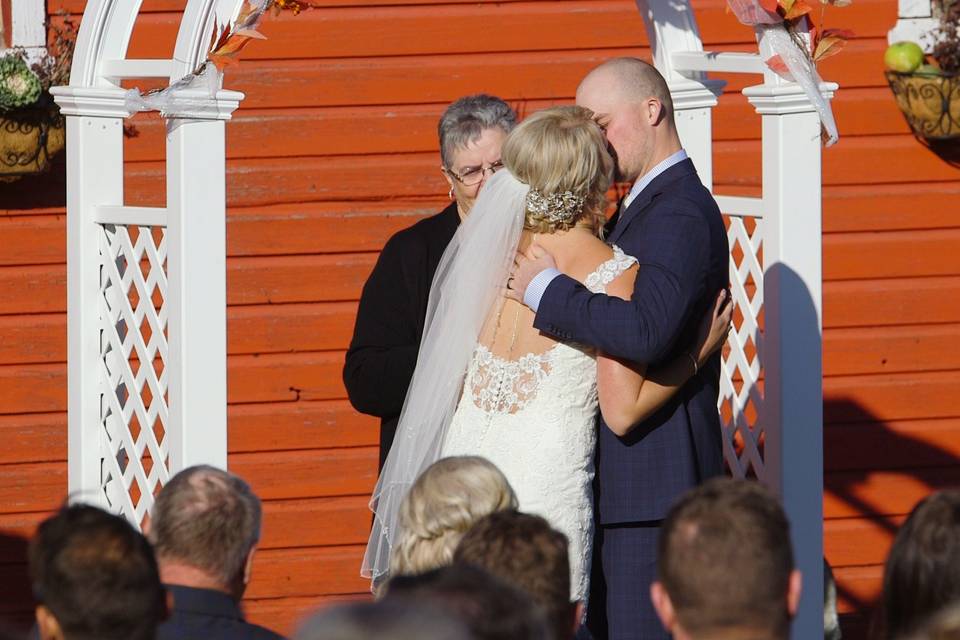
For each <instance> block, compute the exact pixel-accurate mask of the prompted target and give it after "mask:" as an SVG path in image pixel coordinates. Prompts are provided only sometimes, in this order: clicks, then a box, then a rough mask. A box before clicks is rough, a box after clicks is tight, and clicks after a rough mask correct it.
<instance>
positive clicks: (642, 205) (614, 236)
mask: <svg viewBox="0 0 960 640" xmlns="http://www.w3.org/2000/svg"><path fill="white" fill-rule="evenodd" d="M691 174H692V175H694V176H696V175H697V170H696V168H694V166H693V161H692V160H690V159H689V158H687V159H686V160H683V161H681V162H678V163H677V164H675V165H673V166H672V167H670V168H668V169H667V170H666V171H664V172H663V173H661V174H660V175H658V176H657V177H656V178H654V179H653V180H652V181H651V182H650V184H648V185H647V186H646V188H645V189H644V190H643V191H641V192H640V193H639V194H637V197H636V198H634V199H633V202H631V203H630V206H629V207H627V208H626V210H625V211H621V212H620V214H619V216H618V217H617V223H616V227H615V228H614V230H613V233H611V234H610V237H609V238H608V239H607V242H609V243H610V244H614V243H616V242H617V240H619V239H620V237H621V236H623V234H624V232H625V231H626V230H627V227H629V226H630V225H631V224H633V222H634V221H636V220H638V219H640V218H642V217H643V212H644V211H645V210H646V208H647V207H648V206H649V205H650V203H651V202H653V199H654V198H656V197H657V196H658V195H660V194H661V193H663V192H664V191H665V190H666V189H667V187H668V186H669V185H670V184H671V183H673V182H675V181H676V180H679V179H680V178H683V177H685V176H689V175H691Z"/></svg>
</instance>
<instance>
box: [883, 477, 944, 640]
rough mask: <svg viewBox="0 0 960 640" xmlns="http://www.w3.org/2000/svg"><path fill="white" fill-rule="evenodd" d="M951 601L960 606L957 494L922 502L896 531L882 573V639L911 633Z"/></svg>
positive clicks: (931, 498)
mask: <svg viewBox="0 0 960 640" xmlns="http://www.w3.org/2000/svg"><path fill="white" fill-rule="evenodd" d="M952 602H960V491H957V490H949V491H938V492H937V493H934V494H932V495H930V496H928V497H927V498H924V499H923V500H922V501H920V502H919V503H918V504H917V505H916V506H915V507H914V509H913V511H912V512H911V513H910V516H909V517H908V518H907V521H906V522H904V523H903V526H901V527H900V530H899V531H897V535H896V537H895V538H894V540H893V546H892V547H891V548H890V554H889V555H888V556H887V562H886V567H885V569H884V573H883V606H882V610H881V611H882V623H881V624H882V627H883V636H884V637H885V638H896V637H899V636H900V635H901V634H904V633H910V632H911V631H913V630H915V629H916V628H917V626H918V625H919V624H921V623H922V622H924V620H925V619H926V618H927V617H928V616H930V615H931V614H933V613H936V612H937V611H939V610H940V609H941V608H943V607H945V606H946V605H948V604H950V603H952Z"/></svg>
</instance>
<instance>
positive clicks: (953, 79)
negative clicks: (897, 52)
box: [886, 71, 960, 142]
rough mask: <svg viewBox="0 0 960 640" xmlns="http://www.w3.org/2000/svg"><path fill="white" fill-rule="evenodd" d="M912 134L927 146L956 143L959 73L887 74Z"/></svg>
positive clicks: (959, 116) (959, 135)
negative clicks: (948, 142)
mask: <svg viewBox="0 0 960 640" xmlns="http://www.w3.org/2000/svg"><path fill="white" fill-rule="evenodd" d="M886 76H887V82H888V83H889V84H890V89H891V90H892V91H893V95H894V97H895V98H896V100H897V106H898V107H900V111H902V112H903V115H904V117H905V118H906V119H907V123H908V124H909V125H910V128H911V129H912V130H913V134H914V135H915V136H917V137H918V138H922V139H923V140H926V141H928V142H936V141H942V140H954V139H960V73H938V74H934V73H918V72H913V73H900V72H898V71H887V72H886Z"/></svg>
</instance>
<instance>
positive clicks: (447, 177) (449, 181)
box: [440, 165, 453, 189]
mask: <svg viewBox="0 0 960 640" xmlns="http://www.w3.org/2000/svg"><path fill="white" fill-rule="evenodd" d="M440 173H442V174H443V179H444V180H446V181H447V184H448V185H450V188H451V189H452V188H453V178H451V177H450V174H449V173H447V169H446V168H445V167H444V166H443V165H440Z"/></svg>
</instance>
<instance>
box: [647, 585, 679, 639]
mask: <svg viewBox="0 0 960 640" xmlns="http://www.w3.org/2000/svg"><path fill="white" fill-rule="evenodd" d="M650 600H651V601H652V602H653V608H654V609H656V611H657V616H658V617H659V618H660V622H661V624H663V628H664V629H666V630H667V631H669V632H671V633H673V630H674V628H675V627H676V626H677V614H676V612H675V611H674V610H673V602H671V601H670V596H669V595H668V594H667V590H666V589H664V588H663V583H662V582H660V581H654V583H653V584H651V585H650Z"/></svg>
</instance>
